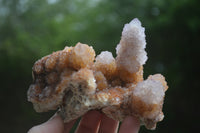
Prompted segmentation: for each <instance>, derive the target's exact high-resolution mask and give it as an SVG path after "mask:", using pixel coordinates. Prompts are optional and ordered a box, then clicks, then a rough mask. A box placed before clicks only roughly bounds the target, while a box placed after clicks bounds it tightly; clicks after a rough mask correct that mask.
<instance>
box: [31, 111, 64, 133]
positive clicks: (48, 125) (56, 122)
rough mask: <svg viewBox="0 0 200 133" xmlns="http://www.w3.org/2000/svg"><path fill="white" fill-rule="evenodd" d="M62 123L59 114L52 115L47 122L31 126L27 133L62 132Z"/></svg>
mask: <svg viewBox="0 0 200 133" xmlns="http://www.w3.org/2000/svg"><path fill="white" fill-rule="evenodd" d="M63 131H64V123H63V121H62V119H61V117H60V116H59V115H54V116H53V117H52V118H50V119H49V120H48V121H47V122H45V123H43V124H40V125H37V126H34V127H32V128H31V129H30V130H29V131H28V133H55V132H56V133H63Z"/></svg>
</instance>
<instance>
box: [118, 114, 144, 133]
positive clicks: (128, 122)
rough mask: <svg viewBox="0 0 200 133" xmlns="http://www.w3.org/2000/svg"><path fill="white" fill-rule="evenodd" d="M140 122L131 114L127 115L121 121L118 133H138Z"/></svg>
mask: <svg viewBox="0 0 200 133" xmlns="http://www.w3.org/2000/svg"><path fill="white" fill-rule="evenodd" d="M139 128H140V122H139V120H138V119H137V118H135V117H133V116H128V117H126V118H125V119H124V121H123V122H122V124H121V126H120V129H119V133H138V131H139Z"/></svg>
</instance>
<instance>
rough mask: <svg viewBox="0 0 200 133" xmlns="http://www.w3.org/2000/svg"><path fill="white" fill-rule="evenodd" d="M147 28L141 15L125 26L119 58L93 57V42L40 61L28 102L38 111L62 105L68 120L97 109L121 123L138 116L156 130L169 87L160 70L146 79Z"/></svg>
mask: <svg viewBox="0 0 200 133" xmlns="http://www.w3.org/2000/svg"><path fill="white" fill-rule="evenodd" d="M144 30H145V29H144V28H143V27H142V26H141V23H140V21H139V20H138V19H133V20H132V21H131V22H130V23H129V24H126V25H125V26H124V28H123V32H122V37H121V40H120V43H119V44H118V45H117V47H116V53H117V56H116V58H114V57H113V55H112V53H111V52H108V51H103V52H101V53H100V54H99V55H97V56H96V58H95V51H94V49H93V48H92V47H91V46H88V45H86V44H82V43H77V44H76V46H75V47H65V48H64V50H61V51H57V52H53V53H52V54H50V55H47V56H45V57H43V58H42V59H40V60H38V61H36V62H35V64H34V66H33V83H32V84H31V85H30V87H29V90H28V101H30V102H32V103H33V106H34V109H35V110H36V111H37V112H46V111H48V110H57V109H59V114H60V115H61V117H62V118H63V120H64V122H69V121H71V120H73V119H76V118H78V117H80V116H82V115H83V114H85V113H86V112H87V111H89V110H94V109H96V110H99V111H101V112H103V113H105V114H106V115H107V116H108V117H111V118H113V119H115V120H119V121H122V120H123V119H124V118H125V117H126V116H128V115H131V116H135V117H138V118H139V119H140V121H141V124H143V125H145V126H146V128H148V129H155V127H156V123H157V122H159V121H161V120H162V119H163V117H164V115H163V112H162V106H163V101H164V96H165V91H166V90H167V89H168V86H167V83H166V81H165V78H164V77H163V76H162V75H161V74H155V75H150V76H149V77H148V78H147V79H146V80H144V79H143V65H144V64H145V62H146V60H147V53H146V51H145V47H146V41H145V33H144Z"/></svg>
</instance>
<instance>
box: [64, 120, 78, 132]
mask: <svg viewBox="0 0 200 133" xmlns="http://www.w3.org/2000/svg"><path fill="white" fill-rule="evenodd" d="M75 122H76V120H73V121H70V122H68V123H65V124H64V133H69V132H70V130H71V128H72V127H73V125H74V123H75Z"/></svg>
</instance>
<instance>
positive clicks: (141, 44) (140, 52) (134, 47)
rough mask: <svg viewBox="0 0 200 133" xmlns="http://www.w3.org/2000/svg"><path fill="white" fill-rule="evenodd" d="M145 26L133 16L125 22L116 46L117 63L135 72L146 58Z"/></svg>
mask: <svg viewBox="0 0 200 133" xmlns="http://www.w3.org/2000/svg"><path fill="white" fill-rule="evenodd" d="M144 31H145V28H144V27H142V26H141V22H140V21H139V20H138V19H137V18H135V19H133V20H132V21H131V22H130V23H128V24H125V26H124V28H123V31H122V37H121V41H120V43H119V44H118V45H117V47H116V53H117V65H118V66H119V67H122V68H125V69H126V70H127V71H129V72H130V73H135V72H137V71H138V70H139V68H140V66H141V65H144V64H145V62H146V60H147V53H146V51H145V47H146V40H145V33H144Z"/></svg>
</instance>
